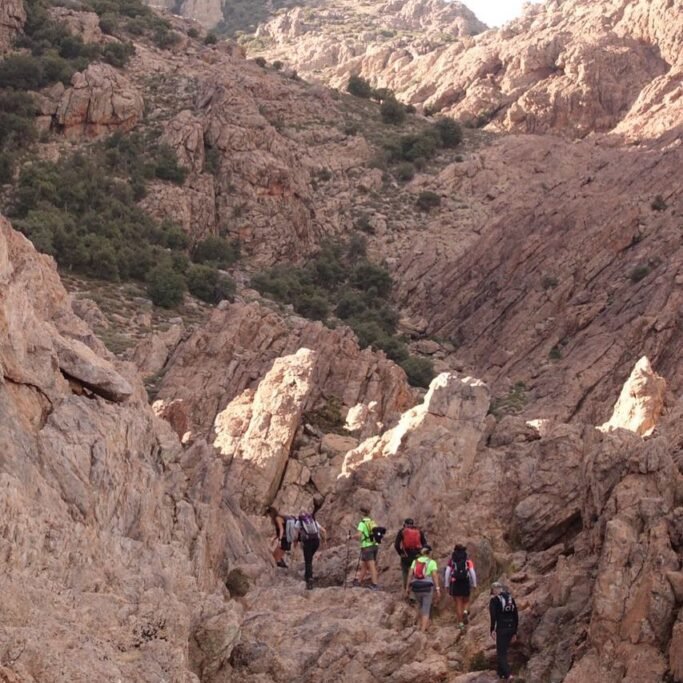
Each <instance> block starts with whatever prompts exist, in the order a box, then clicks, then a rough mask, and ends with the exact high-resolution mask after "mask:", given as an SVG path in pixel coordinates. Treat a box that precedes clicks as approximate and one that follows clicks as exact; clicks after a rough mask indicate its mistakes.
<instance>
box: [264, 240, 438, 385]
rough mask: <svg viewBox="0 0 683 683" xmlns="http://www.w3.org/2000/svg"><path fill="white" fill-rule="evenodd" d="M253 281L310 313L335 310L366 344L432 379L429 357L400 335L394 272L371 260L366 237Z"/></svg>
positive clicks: (413, 377)
mask: <svg viewBox="0 0 683 683" xmlns="http://www.w3.org/2000/svg"><path fill="white" fill-rule="evenodd" d="M251 284H252V286H253V287H254V288H255V289H257V290H258V291H259V292H261V293H262V294H264V295H267V296H270V297H272V298H273V299H275V300H276V301H280V302H281V303H285V304H291V305H292V306H293V307H294V310H295V311H296V312H297V313H299V314H300V315H303V316H305V317H307V318H310V319H313V320H322V321H328V319H329V316H331V315H334V316H335V317H336V318H338V319H340V320H343V321H344V322H345V323H346V324H347V325H349V327H351V328H352V329H353V331H354V332H355V333H356V336H357V337H358V342H359V344H360V346H361V347H362V348H365V347H367V346H372V347H373V348H375V349H378V350H382V351H384V352H385V353H386V355H387V356H388V357H389V358H391V359H392V360H394V361H395V362H396V363H398V364H400V365H401V366H402V367H404V369H405V370H406V374H407V375H408V377H409V380H410V381H411V383H414V384H415V385H417V386H426V385H428V384H429V382H430V381H431V379H432V377H433V368H431V364H430V362H429V361H424V360H423V359H419V358H414V357H412V356H411V355H410V353H409V352H408V348H407V347H406V344H405V342H404V341H403V340H402V339H401V338H399V337H398V336H396V327H397V325H398V313H397V312H396V310H395V309H394V308H393V306H392V305H391V302H390V300H389V297H390V295H391V290H392V279H391V276H390V274H389V272H388V271H387V270H386V269H385V268H384V267H382V266H380V265H378V264H376V263H372V262H371V261H370V260H368V258H367V255H366V244H365V238H363V237H362V236H360V235H357V236H355V237H354V238H352V239H351V240H349V242H347V243H346V244H339V243H329V244H326V245H324V246H323V247H322V248H321V250H320V251H319V252H318V253H317V254H316V255H315V256H314V257H313V258H312V259H311V260H310V261H309V262H308V263H307V264H306V265H305V266H302V267H301V268H292V267H289V266H275V267H274V268H271V269H270V270H267V271H263V272H261V273H258V274H256V275H255V276H254V277H253V278H252V282H251ZM425 383H426V384H425Z"/></svg>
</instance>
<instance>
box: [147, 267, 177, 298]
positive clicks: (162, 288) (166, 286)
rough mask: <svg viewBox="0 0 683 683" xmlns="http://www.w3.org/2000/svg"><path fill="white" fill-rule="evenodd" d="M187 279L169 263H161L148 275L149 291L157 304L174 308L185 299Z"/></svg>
mask: <svg viewBox="0 0 683 683" xmlns="http://www.w3.org/2000/svg"><path fill="white" fill-rule="evenodd" d="M184 292H185V280H184V278H183V276H182V275H181V274H180V273H177V272H176V271H175V270H173V268H172V267H171V266H170V265H169V264H165V263H162V264H159V265H158V266H156V268H153V269H152V270H151V271H150V272H149V273H148V275H147V293H148V294H149V297H150V299H152V303H153V304H154V305H155V306H162V307H163V308H174V307H175V306H177V305H178V304H179V303H180V302H181V301H182V300H183V293H184Z"/></svg>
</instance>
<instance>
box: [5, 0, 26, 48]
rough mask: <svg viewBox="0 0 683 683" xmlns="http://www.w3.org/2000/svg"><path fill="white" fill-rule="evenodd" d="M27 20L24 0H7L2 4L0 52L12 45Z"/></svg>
mask: <svg viewBox="0 0 683 683" xmlns="http://www.w3.org/2000/svg"><path fill="white" fill-rule="evenodd" d="M25 21H26V10H25V9H24V3H23V2H22V0H5V2H3V3H2V5H1V6H0V54H2V53H3V52H5V51H7V50H8V49H9V48H10V46H11V45H12V41H13V40H14V37H15V36H16V35H17V33H19V31H21V28H22V26H23V25H24V22H25Z"/></svg>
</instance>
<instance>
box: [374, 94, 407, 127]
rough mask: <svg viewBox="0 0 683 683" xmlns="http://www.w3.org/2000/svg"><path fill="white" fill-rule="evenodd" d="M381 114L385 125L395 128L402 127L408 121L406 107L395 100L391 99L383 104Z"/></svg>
mask: <svg viewBox="0 0 683 683" xmlns="http://www.w3.org/2000/svg"><path fill="white" fill-rule="evenodd" d="M379 111H380V114H381V116H382V121H384V123H389V124H391V125H394V126H399V125H401V124H402V123H403V122H404V121H405V119H406V109H405V107H404V106H403V105H402V104H401V103H400V102H399V101H398V100H397V99H395V98H393V97H389V98H387V99H385V100H384V101H383V102H382V105H381V106H380V109H379Z"/></svg>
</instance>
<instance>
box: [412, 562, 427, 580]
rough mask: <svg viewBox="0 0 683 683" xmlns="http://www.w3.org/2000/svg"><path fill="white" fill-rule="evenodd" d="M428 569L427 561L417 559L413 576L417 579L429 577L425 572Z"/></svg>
mask: <svg viewBox="0 0 683 683" xmlns="http://www.w3.org/2000/svg"><path fill="white" fill-rule="evenodd" d="M426 571H427V562H420V561H419V560H415V569H413V578H414V579H416V580H417V581H424V580H425V579H426V578H427V575H426V574H425V572H426Z"/></svg>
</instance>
